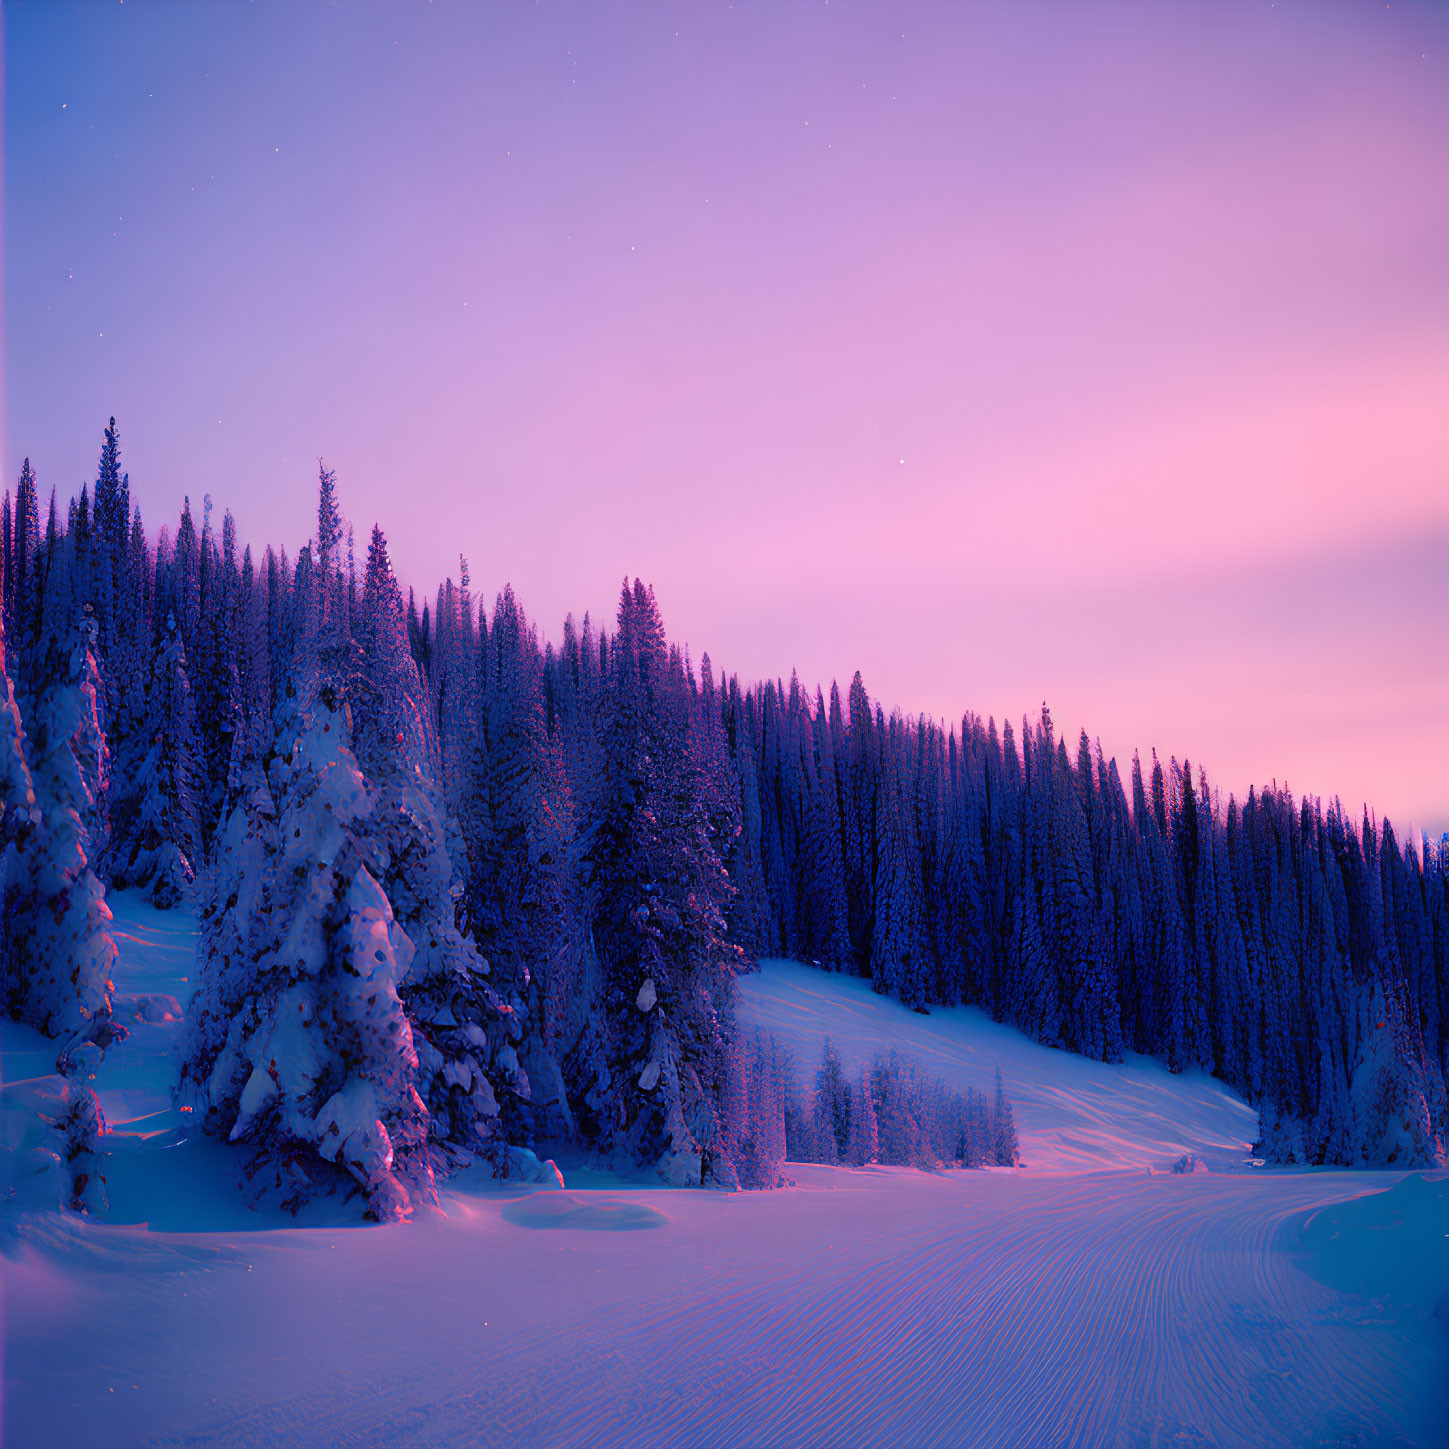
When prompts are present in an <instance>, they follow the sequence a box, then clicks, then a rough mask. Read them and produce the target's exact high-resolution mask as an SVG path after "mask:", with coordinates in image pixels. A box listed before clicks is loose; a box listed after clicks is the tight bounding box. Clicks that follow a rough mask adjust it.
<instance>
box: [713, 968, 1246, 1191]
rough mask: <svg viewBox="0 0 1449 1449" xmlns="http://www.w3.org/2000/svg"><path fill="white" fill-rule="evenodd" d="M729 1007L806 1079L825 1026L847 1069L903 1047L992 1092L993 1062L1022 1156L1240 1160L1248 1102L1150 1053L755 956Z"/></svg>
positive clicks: (1228, 1167)
mask: <svg viewBox="0 0 1449 1449" xmlns="http://www.w3.org/2000/svg"><path fill="white" fill-rule="evenodd" d="M739 1017H740V1021H741V1023H742V1025H744V1026H746V1027H759V1028H760V1029H761V1030H763V1031H768V1032H770V1033H771V1034H772V1035H773V1036H774V1037H775V1039H776V1040H777V1041H778V1042H779V1043H780V1044H781V1045H782V1046H784V1047H786V1048H788V1049H789V1051H790V1052H791V1054H792V1055H793V1056H794V1058H795V1069H796V1072H797V1074H798V1075H799V1077H800V1080H801V1082H802V1083H803V1084H806V1085H809V1084H812V1083H813V1082H814V1079H815V1073H816V1071H817V1070H818V1069H819V1066H820V1056H821V1052H822V1050H823V1049H824V1045H825V1038H826V1037H827V1036H828V1037H829V1038H830V1040H831V1042H832V1043H833V1044H834V1046H835V1050H836V1051H837V1052H838V1053H839V1054H840V1058H841V1061H842V1062H843V1064H844V1065H845V1067H846V1069H847V1071H848V1072H849V1073H850V1074H852V1075H853V1074H855V1073H857V1072H859V1071H860V1069H861V1068H862V1067H864V1066H865V1064H866V1063H867V1062H868V1061H869V1060H870V1059H871V1058H872V1057H873V1056H875V1055H876V1053H877V1052H883V1051H884V1052H888V1051H890V1050H892V1049H894V1050H896V1051H898V1052H900V1053H901V1054H902V1055H903V1056H906V1057H909V1058H910V1059H911V1060H912V1061H914V1062H916V1063H917V1064H918V1065H919V1066H920V1067H922V1068H923V1069H924V1070H925V1071H927V1072H928V1073H930V1074H931V1075H933V1076H936V1077H939V1078H940V1079H941V1080H942V1081H943V1082H944V1083H946V1085H947V1086H950V1087H954V1088H956V1090H957V1091H962V1090H964V1089H965V1088H967V1087H973V1088H975V1089H976V1091H978V1092H987V1093H990V1092H991V1090H992V1089H993V1087H994V1084H995V1073H996V1068H997V1066H998V1065H999V1066H1000V1068H1001V1074H1002V1078H1003V1082H1004V1086H1005V1089H1006V1095H1007V1097H1008V1099H1009V1100H1010V1101H1011V1105H1012V1107H1013V1109H1014V1110H1015V1113H1016V1126H1017V1134H1018V1138H1019V1141H1020V1149H1021V1163H1022V1166H1023V1167H1027V1168H1033V1169H1037V1170H1042V1171H1047V1172H1091V1171H1101V1170H1102V1169H1111V1168H1117V1169H1126V1168H1130V1169H1132V1170H1134V1171H1137V1172H1140V1171H1142V1169H1143V1168H1145V1167H1155V1168H1157V1169H1159V1170H1162V1171H1168V1170H1170V1169H1171V1168H1172V1166H1173V1164H1174V1163H1175V1162H1177V1161H1178V1160H1179V1159H1180V1158H1182V1157H1183V1156H1185V1155H1187V1154H1195V1155H1196V1157H1197V1158H1198V1159H1199V1160H1201V1161H1202V1162H1203V1164H1204V1170H1208V1169H1210V1170H1212V1171H1214V1172H1224V1171H1241V1170H1245V1169H1246V1166H1247V1159H1248V1148H1249V1144H1250V1143H1252V1142H1253V1141H1254V1140H1255V1138H1256V1137H1257V1132H1258V1114H1257V1113H1256V1112H1255V1111H1254V1110H1253V1108H1252V1107H1250V1106H1248V1104H1247V1103H1246V1102H1244V1101H1243V1100H1242V1098H1241V1097H1239V1096H1238V1095H1237V1093H1236V1092H1234V1091H1232V1090H1231V1088H1229V1087H1227V1086H1226V1085H1224V1084H1223V1083H1222V1082H1219V1081H1216V1080H1214V1079H1213V1078H1212V1077H1209V1076H1206V1075H1205V1074H1204V1073H1202V1072H1197V1071H1192V1072H1183V1073H1181V1074H1179V1075H1174V1074H1173V1073H1171V1072H1169V1071H1168V1070H1167V1068H1166V1067H1165V1066H1163V1065H1162V1064H1161V1063H1160V1062H1156V1061H1154V1060H1152V1058H1150V1057H1144V1056H1137V1055H1135V1054H1130V1053H1129V1054H1128V1056H1127V1058H1126V1059H1125V1061H1122V1062H1119V1063H1115V1064H1111V1063H1107V1062H1098V1061H1093V1060H1091V1059H1090V1058H1088V1057H1081V1056H1076V1055H1074V1054H1073V1053H1071V1052H1065V1051H1057V1050H1054V1049H1053V1048H1051V1047H1046V1046H1042V1045H1041V1043H1040V1042H1035V1041H1032V1040H1030V1039H1029V1038H1027V1037H1025V1036H1023V1035H1022V1034H1021V1032H1019V1031H1017V1030H1016V1029H1015V1028H1014V1027H1010V1026H1005V1025H1003V1024H1002V1023H1001V1022H997V1021H992V1020H991V1018H990V1017H989V1016H987V1015H986V1014H985V1013H984V1012H982V1011H978V1010H977V1009H976V1008H975V1007H969V1006H956V1007H941V1006H938V1007H933V1008H932V1010H931V1014H930V1015H929V1016H922V1015H920V1014H919V1013H917V1012H914V1011H912V1010H911V1009H910V1008H909V1007H908V1006H903V1005H902V1004H901V1003H900V1002H899V1001H895V1000H893V999H892V998H890V997H886V996H878V995H876V994H875V992H873V991H872V990H871V987H870V983H869V982H868V981H862V980H860V979H859V978H858V977H854V976H841V975H837V974H834V973H831V972H826V971H820V970H817V969H816V968H814V967H810V966H802V965H800V964H798V963H797V962H794V961H774V960H770V961H762V962H761V963H760V970H759V971H758V972H754V973H752V974H750V975H748V976H742V977H740V980H739Z"/></svg>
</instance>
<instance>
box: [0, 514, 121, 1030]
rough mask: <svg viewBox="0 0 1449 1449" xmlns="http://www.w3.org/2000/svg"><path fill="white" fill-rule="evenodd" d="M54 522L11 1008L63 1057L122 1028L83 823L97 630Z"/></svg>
mask: <svg viewBox="0 0 1449 1449" xmlns="http://www.w3.org/2000/svg"><path fill="white" fill-rule="evenodd" d="M51 519H52V526H51V529H50V536H49V541H48V543H47V545H46V547H45V558H44V575H43V599H44V602H43V608H42V614H41V618H40V620H39V624H38V627H39V633H38V636H37V637H36V639H35V643H34V646H33V649H32V652H31V659H30V666H29V670H28V673H29V677H30V681H31V686H32V690H31V704H30V709H29V714H28V717H26V719H25V727H26V728H25V734H26V743H25V745H24V746H23V749H24V758H25V761H26V763H27V764H28V765H29V769H30V778H31V783H32V787H33V789H34V793H35V801H36V804H35V807H34V809H33V810H32V812H31V814H32V819H33V820H34V816H35V813H36V812H37V811H38V813H39V819H38V821H34V824H35V828H34V829H33V830H32V831H31V832H29V834H28V835H27V836H26V838H25V841H24V844H23V847H22V849H21V851H20V859H19V860H18V861H17V862H16V863H15V865H14V867H13V870H12V881H13V882H14V883H15V889H14V892H13V893H12V895H11V897H10V900H9V901H8V902H7V907H6V912H5V929H6V932H7V935H8V938H9V943H10V949H9V952H8V954H9V958H10V962H9V964H10V970H9V974H8V978H7V983H6V985H7V1000H6V1010H7V1011H8V1013H9V1014H10V1015H11V1016H14V1017H16V1018H18V1019H19V1020H21V1021H25V1022H28V1023H29V1024H30V1025H32V1026H35V1027H38V1028H39V1029H40V1030H41V1031H43V1032H45V1033H46V1034H47V1035H48V1036H63V1037H67V1038H69V1039H70V1045H69V1046H68V1047H67V1048H66V1049H65V1051H70V1050H71V1048H72V1047H74V1046H75V1045H77V1044H78V1043H80V1042H82V1041H91V1042H94V1043H95V1044H96V1045H97V1046H99V1047H100V1048H101V1049H104V1047H105V1046H106V1045H108V1044H109V1043H110V1041H111V1040H113V1039H114V1038H115V1036H116V1035H117V1034H119V1033H120V1029H119V1028H118V1027H116V1026H115V1024H114V1022H113V1021H112V1018H111V981H110V973H111V964H112V962H113V961H114V960H115V955H116V947H115V943H114V942H113V941H112V939H111V936H110V932H109V929H108V926H109V922H110V919H111V912H110V909H109V908H108V907H107V905H106V902H105V892H104V890H103V889H102V887H101V883H100V881H99V880H97V879H96V875H95V872H94V871H93V870H92V869H91V867H90V862H89V859H88V854H87V852H88V850H89V849H90V848H91V846H90V834H89V831H88V829H87V824H86V821H87V817H89V816H91V815H92V812H93V810H94V806H95V790H96V788H97V785H98V781H97V779H96V775H97V773H99V772H98V768H97V764H96V761H97V757H98V756H99V757H102V758H103V749H104V746H103V736H101V734H100V727H99V723H98V721H97V718H96V697H95V679H96V672H95V662H94V656H93V654H92V652H91V641H92V639H93V636H94V624H93V622H92V621H91V620H90V619H89V617H88V616H86V615H84V614H82V613H80V611H79V610H78V609H77V607H76V605H75V600H74V594H73V590H72V588H71V583H70V576H69V554H68V550H67V549H66V548H65V546H64V538H63V536H61V535H58V534H57V532H56V529H55V527H54V510H53V509H52V515H51ZM65 1051H63V1053H62V1055H63V1056H64V1055H65Z"/></svg>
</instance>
